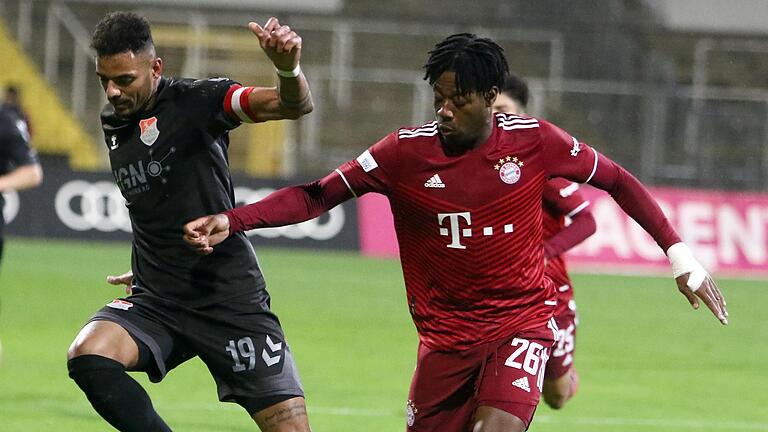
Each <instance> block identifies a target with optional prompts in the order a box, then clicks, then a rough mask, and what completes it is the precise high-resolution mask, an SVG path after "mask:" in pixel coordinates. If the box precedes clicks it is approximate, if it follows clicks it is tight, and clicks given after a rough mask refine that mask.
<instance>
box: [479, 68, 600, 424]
mask: <svg viewBox="0 0 768 432" xmlns="http://www.w3.org/2000/svg"><path fill="white" fill-rule="evenodd" d="M529 95H530V92H529V90H528V85H527V84H526V83H525V81H523V80H522V79H521V78H520V77H518V76H516V75H514V74H511V73H510V74H509V75H507V77H506V79H505V80H504V86H503V87H502V88H501V89H500V90H499V95H498V96H497V97H496V100H495V101H494V102H493V111H494V112H502V113H508V114H517V115H526V114H525V110H526V107H527V106H528V99H529ZM578 189H579V185H578V184H577V183H573V182H571V181H568V180H565V179H563V178H553V179H550V180H548V181H547V183H546V184H545V185H544V203H543V204H544V205H543V209H544V213H543V215H544V258H545V260H546V264H545V268H544V274H545V275H546V276H547V277H548V278H549V279H551V280H552V282H554V283H555V286H556V287H557V306H555V323H556V324H557V328H558V330H557V331H558V335H557V338H556V339H557V340H556V342H555V345H554V347H553V348H552V353H551V355H550V357H549V361H547V367H546V369H545V371H544V386H543V391H542V397H543V399H544V402H546V403H547V405H549V406H550V407H551V408H554V409H560V408H562V407H563V405H565V403H566V402H567V401H568V400H569V399H570V398H571V397H573V395H574V394H575V393H576V389H577V388H578V383H579V376H578V373H577V372H576V368H575V366H574V355H575V354H574V351H575V348H576V327H577V326H578V317H577V315H576V301H575V300H574V297H573V287H572V284H571V278H570V277H569V276H568V270H567V268H566V264H565V257H564V256H563V253H564V252H565V251H567V250H569V249H571V248H572V247H574V246H576V245H577V244H579V243H581V242H582V241H584V240H586V239H587V238H588V237H589V236H591V235H592V234H593V233H594V232H595V229H596V224H595V218H594V217H593V216H592V213H591V212H590V211H589V201H587V200H586V199H585V198H584V197H583V196H582V195H581V193H579V190H578ZM566 220H568V221H569V222H570V223H569V224H566Z"/></svg>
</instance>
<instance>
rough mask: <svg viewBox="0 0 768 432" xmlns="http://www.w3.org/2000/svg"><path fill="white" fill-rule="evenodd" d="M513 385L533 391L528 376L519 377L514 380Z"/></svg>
mask: <svg viewBox="0 0 768 432" xmlns="http://www.w3.org/2000/svg"><path fill="white" fill-rule="evenodd" d="M512 385H513V386H515V387H517V388H519V389H523V390H525V391H527V392H528V393H530V392H531V386H530V384H528V377H522V378H518V379H516V380H514V381H512Z"/></svg>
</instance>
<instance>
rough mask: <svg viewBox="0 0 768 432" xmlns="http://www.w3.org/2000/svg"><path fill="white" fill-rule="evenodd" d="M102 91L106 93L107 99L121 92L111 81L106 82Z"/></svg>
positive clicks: (118, 95)
mask: <svg viewBox="0 0 768 432" xmlns="http://www.w3.org/2000/svg"><path fill="white" fill-rule="evenodd" d="M104 91H105V92H106V94H107V99H113V98H117V97H120V94H121V93H122V92H121V91H120V89H119V88H118V87H117V86H116V85H115V83H113V82H112V81H109V82H107V87H106V88H105V89H104Z"/></svg>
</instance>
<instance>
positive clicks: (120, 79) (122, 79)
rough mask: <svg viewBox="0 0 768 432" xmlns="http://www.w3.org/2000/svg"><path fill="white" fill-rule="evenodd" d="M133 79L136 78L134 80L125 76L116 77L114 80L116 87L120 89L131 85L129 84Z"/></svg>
mask: <svg viewBox="0 0 768 432" xmlns="http://www.w3.org/2000/svg"><path fill="white" fill-rule="evenodd" d="M135 79H136V78H134V77H131V76H126V77H117V78H115V84H117V85H118V86H120V87H125V86H128V85H131V83H132V82H133V81H134V80H135Z"/></svg>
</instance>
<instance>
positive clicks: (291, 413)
mask: <svg viewBox="0 0 768 432" xmlns="http://www.w3.org/2000/svg"><path fill="white" fill-rule="evenodd" d="M252 417H253V420H254V421H255V422H256V424H257V425H259V429H261V430H262V432H309V431H310V428H309V421H308V420H307V407H306V405H305V402H304V398H303V397H294V398H290V399H287V400H284V401H282V402H278V403H276V404H274V405H271V406H269V407H267V408H264V409H262V410H260V411H258V412H256V413H255V414H253V416H252Z"/></svg>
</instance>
